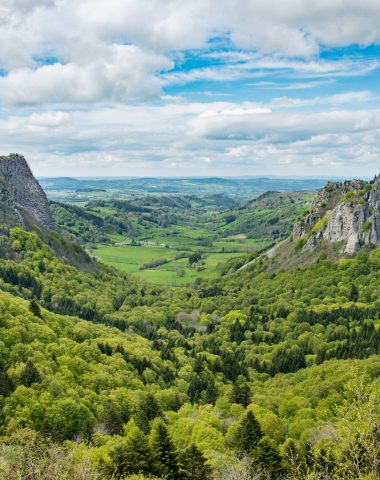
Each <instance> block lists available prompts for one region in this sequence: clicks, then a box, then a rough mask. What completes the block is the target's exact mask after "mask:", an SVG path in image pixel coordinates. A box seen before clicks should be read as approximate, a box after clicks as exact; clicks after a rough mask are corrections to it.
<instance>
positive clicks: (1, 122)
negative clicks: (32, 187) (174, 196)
mask: <svg viewBox="0 0 380 480" xmlns="http://www.w3.org/2000/svg"><path fill="white" fill-rule="evenodd" d="M379 43H380V9H379V2H378V0H362V1H360V2H357V1H356V0H316V1H314V2H305V1H304V0H281V1H278V0H192V1H191V2H189V1H188V0H165V1H162V0H144V1H143V2H142V1H141V0H108V1H107V2H104V0H59V1H57V0H2V1H1V2H0V105H1V107H2V108H1V112H0V141H1V145H2V149H3V150H4V151H5V152H7V151H21V152H23V153H25V154H26V155H27V156H28V157H29V158H30V160H31V162H32V164H33V167H34V169H35V170H36V171H37V172H38V173H41V172H42V171H44V172H46V171H49V172H50V174H51V173H55V174H58V173H60V174H63V175H65V174H75V173H76V174H86V173H87V172H88V169H89V167H90V166H91V172H92V173H93V174H110V173H111V171H112V173H113V174H118V173H121V174H125V175H126V174H131V175H135V174H136V175H144V174H151V172H152V171H154V172H155V173H159V174H170V173H173V172H174V171H175V172H178V173H181V174H182V175H186V174H189V175H193V174H207V173H211V174H215V171H214V170H213V169H214V168H216V166H217V167H218V168H219V169H220V170H218V172H219V173H223V174H237V173H239V174H248V173H251V174H252V173H254V171H255V168H257V169H260V172H261V173H262V172H263V171H267V173H271V172H273V169H275V171H276V173H287V174H291V173H294V174H302V173H306V172H307V173H308V172H309V170H308V168H312V169H313V172H317V171H321V172H323V173H326V174H327V172H331V173H335V174H339V172H338V171H337V170H338V169H339V168H346V170H347V172H351V171H352V172H356V171H359V170H360V171H364V170H366V172H368V173H370V172H371V171H372V170H376V167H378V166H379V162H378V160H377V159H378V158H379V155H380V138H379V137H380V134H379V131H380V111H379V109H378V108H379V104H378V101H377V99H376V97H375V95H374V94H372V93H371V91H370V90H371V89H372V86H371V85H367V84H366V83H365V82H363V83H362V82H361V83H360V87H359V88H360V90H358V91H355V90H356V88H355V86H354V85H353V78H354V77H355V76H356V77H359V76H363V77H364V78H365V75H368V76H371V75H372V76H373V78H374V74H373V72H375V70H376V69H378V68H379V66H380V62H379V61H378V60H377V59H376V58H370V56H369V57H368V59H366V58H365V56H362V55H358V56H357V57H356V56H349V55H340V56H339V55H338V56H337V57H333V56H327V55H322V54H321V50H322V49H323V50H325V49H326V48H329V47H333V48H334V47H341V46H347V45H354V44H355V45H360V46H368V45H371V44H379ZM214 45H219V46H220V48H218V47H216V48H214V47H213V46H214ZM189 59H190V61H188V60H189ZM194 59H196V60H197V61H192V60H194ZM181 62H183V63H181ZM173 66H175V68H173ZM360 81H361V79H360ZM194 82H199V83H200V84H201V83H202V82H204V83H206V87H205V90H207V91H206V92H203V97H200V96H198V97H195V93H194V90H192V89H191V86H192V85H191V84H193V83H194ZM216 82H218V86H219V87H220V88H219V90H217V89H216V90H215V91H213V90H212V87H213V85H215V84H216ZM233 82H236V83H233ZM231 83H233V84H234V85H238V87H237V88H235V89H231V90H228V89H225V90H223V87H224V86H226V85H228V84H231ZM342 85H343V87H344V89H342V90H339V87H340V86H342ZM186 87H188V89H187V90H186ZM240 87H244V88H246V93H245V97H244V98H245V99H251V98H256V99H259V100H256V102H253V101H245V102H244V101H242V98H243V95H242V96H241V97H239V95H240V90H239V88H240ZM242 89H243V88H242ZM256 89H257V90H261V92H260V94H257V95H256V97H253V96H252V97H251V95H253V93H255V92H256ZM263 89H273V90H277V89H282V90H292V91H294V90H302V91H303V92H302V94H301V92H297V94H296V93H294V96H290V93H289V92H284V93H282V94H281V93H275V95H276V97H277V98H272V97H271V96H270V95H269V94H268V92H266V91H265V92H264V91H263ZM312 89H316V90H318V93H313V92H312V91H310V90H312ZM321 89H325V92H326V91H328V94H323V91H321ZM232 90H233V94H234V97H233V98H232V99H231V101H230V102H215V101H213V100H214V98H213V97H214V95H216V94H217V95H218V96H219V97H220V98H222V96H223V98H230V97H228V95H230V94H231V91H232ZM173 92H176V93H173ZM182 92H184V93H183V94H184V96H186V97H187V98H190V99H189V100H185V99H183V98H181V93H182ZM189 92H190V93H189ZM168 93H169V94H170V95H168ZM198 93H199V94H200V93H201V92H198ZM256 93H257V92H256ZM261 93H262V94H263V95H262V97H263V99H261ZM272 93H273V92H272ZM206 97H208V98H207V103H201V102H195V101H193V100H191V98H192V99H194V98H206ZM369 102H373V104H369ZM111 169H112V170H111ZM292 169H293V170H292Z"/></svg>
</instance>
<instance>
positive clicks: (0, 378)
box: [0, 371, 12, 397]
mask: <svg viewBox="0 0 380 480" xmlns="http://www.w3.org/2000/svg"><path fill="white" fill-rule="evenodd" d="M11 391H12V382H11V379H10V378H9V376H8V374H7V372H1V371H0V395H1V396H3V397H6V396H8V395H9V394H10V393H11Z"/></svg>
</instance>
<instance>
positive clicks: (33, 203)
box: [0, 154, 53, 229]
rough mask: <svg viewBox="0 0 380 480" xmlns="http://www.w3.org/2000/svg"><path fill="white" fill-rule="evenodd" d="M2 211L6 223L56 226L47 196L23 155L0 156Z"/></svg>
mask: <svg viewBox="0 0 380 480" xmlns="http://www.w3.org/2000/svg"><path fill="white" fill-rule="evenodd" d="M0 210H1V220H2V221H5V222H6V221H7V220H9V221H11V222H12V223H19V224H21V225H22V226H24V227H29V226H31V224H33V223H37V224H38V225H40V226H41V227H43V228H45V229H51V228H52V227H53V218H52V215H51V213H50V209H49V202H48V200H47V198H46V195H45V193H44V191H43V190H42V188H41V186H40V184H39V183H38V182H37V180H36V179H35V178H34V176H33V174H32V172H31V170H30V168H29V165H28V163H27V161H26V160H25V158H24V157H23V156H21V155H18V154H10V155H8V156H0Z"/></svg>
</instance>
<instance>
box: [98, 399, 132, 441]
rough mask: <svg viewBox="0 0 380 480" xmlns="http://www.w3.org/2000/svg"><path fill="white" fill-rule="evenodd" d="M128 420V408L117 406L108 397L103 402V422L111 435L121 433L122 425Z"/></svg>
mask: <svg viewBox="0 0 380 480" xmlns="http://www.w3.org/2000/svg"><path fill="white" fill-rule="evenodd" d="M128 420H129V410H128V409H126V408H124V409H121V408H117V406H115V405H114V404H113V403H112V401H111V400H110V399H107V400H106V401H105V403H104V411H103V422H104V425H105V427H106V429H107V432H108V433H110V434H111V435H116V434H119V433H121V431H122V429H123V425H124V424H126V423H127V422H128Z"/></svg>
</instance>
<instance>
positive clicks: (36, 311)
mask: <svg viewBox="0 0 380 480" xmlns="http://www.w3.org/2000/svg"><path fill="white" fill-rule="evenodd" d="M29 311H30V312H31V313H33V315H34V316H35V317H39V318H42V314H41V309H40V306H39V305H38V303H37V302H36V301H35V300H31V301H30V302H29Z"/></svg>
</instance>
